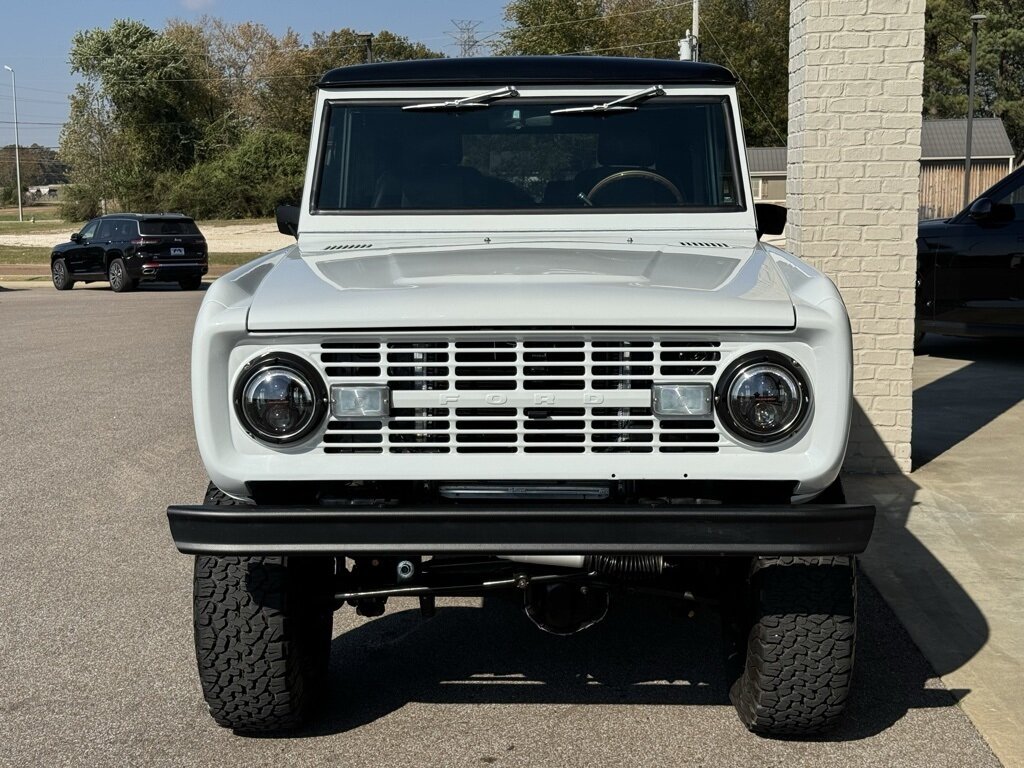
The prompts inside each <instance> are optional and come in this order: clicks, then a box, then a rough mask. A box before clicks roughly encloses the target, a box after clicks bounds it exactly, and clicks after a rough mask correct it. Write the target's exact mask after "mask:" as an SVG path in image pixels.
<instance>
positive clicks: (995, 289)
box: [916, 169, 1024, 340]
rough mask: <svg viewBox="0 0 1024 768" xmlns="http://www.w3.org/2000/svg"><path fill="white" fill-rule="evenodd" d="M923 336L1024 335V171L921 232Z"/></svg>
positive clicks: (919, 277)
mask: <svg viewBox="0 0 1024 768" xmlns="http://www.w3.org/2000/svg"><path fill="white" fill-rule="evenodd" d="M917 281H918V288H917V328H916V331H917V338H918V340H920V338H921V337H922V336H923V335H924V334H925V333H941V334H947V335H952V336H1024V169H1020V170H1017V171H1015V172H1014V173H1011V174H1010V175H1009V176H1007V177H1006V178H1005V179H1003V180H1002V181H1000V182H999V183H998V184H996V185H995V186H993V187H991V188H990V189H988V190H987V191H986V192H985V193H984V194H983V195H982V196H981V197H979V198H978V199H977V200H975V201H974V202H973V203H971V204H970V205H969V206H968V207H967V208H966V209H965V210H963V211H961V212H960V213H958V214H957V215H956V216H954V217H953V218H951V219H943V220H938V219H937V220H933V221H922V222H921V223H920V224H919V226H918V233H917Z"/></svg>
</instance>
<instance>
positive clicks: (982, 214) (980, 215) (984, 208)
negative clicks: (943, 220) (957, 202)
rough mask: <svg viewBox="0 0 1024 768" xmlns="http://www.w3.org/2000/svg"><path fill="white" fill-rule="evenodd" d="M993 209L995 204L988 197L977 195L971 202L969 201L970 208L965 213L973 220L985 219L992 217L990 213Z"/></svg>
mask: <svg viewBox="0 0 1024 768" xmlns="http://www.w3.org/2000/svg"><path fill="white" fill-rule="evenodd" d="M994 210H995V205H993V203H992V198H990V197H979V198H978V199H977V200H975V201H974V202H973V203H971V207H970V210H968V212H967V215H968V216H970V217H971V218H972V219H974V220H975V221H986V220H988V219H991V218H992V213H993V211H994Z"/></svg>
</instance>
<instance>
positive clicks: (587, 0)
mask: <svg viewBox="0 0 1024 768" xmlns="http://www.w3.org/2000/svg"><path fill="white" fill-rule="evenodd" d="M692 18H693V17H692V8H691V5H690V4H689V3H680V2H678V0H675V1H672V0H576V1H574V2H566V1H565V0H511V2H509V3H508V5H506V6H505V19H506V21H508V22H510V24H511V26H510V27H509V28H508V29H507V30H505V31H504V32H503V33H502V35H501V39H500V42H499V43H498V45H497V46H496V49H497V51H498V52H499V53H502V54H566V53H597V54H601V55H609V56H646V57H651V58H664V59H675V58H678V56H679V43H678V41H679V39H680V38H682V37H683V36H684V35H685V34H686V30H687V29H688V28H689V27H690V26H691V25H692ZM701 43H702V46H701V58H702V59H703V60H705V61H710V62H714V63H718V64H722V65H723V66H726V67H728V68H730V69H732V70H733V71H734V72H735V74H736V75H737V76H738V77H739V78H740V79H741V84H740V88H739V99H740V107H741V110H742V113H743V127H744V130H745V131H746V135H747V142H748V143H749V144H751V145H754V146H757V145H768V146H770V145H775V146H777V145H778V144H785V143H786V139H785V130H786V121H787V115H788V108H789V91H788V89H789V2H788V0H704V2H703V3H702V4H701ZM755 94H756V96H755Z"/></svg>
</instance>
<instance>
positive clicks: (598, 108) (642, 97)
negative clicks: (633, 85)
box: [551, 85, 665, 115]
mask: <svg viewBox="0 0 1024 768" xmlns="http://www.w3.org/2000/svg"><path fill="white" fill-rule="evenodd" d="M664 95H665V89H664V88H662V87H661V86H660V85H652V86H651V87H650V88H644V89H643V90H642V91H637V92H636V93H631V94H629V95H628V96H623V97H622V98H621V99H615V101H609V102H606V103H604V104H592V105H590V106H589V107H566V108H565V109H553V110H551V114H552V115H588V114H593V113H595V112H596V113H601V114H604V113H608V112H635V111H636V110H637V109H638V107H637V106H636V105H637V104H639V103H640V102H641V101H647V100H648V99H653V98H654V97H655V96H664Z"/></svg>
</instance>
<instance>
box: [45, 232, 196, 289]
mask: <svg viewBox="0 0 1024 768" xmlns="http://www.w3.org/2000/svg"><path fill="white" fill-rule="evenodd" d="M207 269H209V262H208V257H207V253H206V238H205V237H203V235H202V233H201V232H200V231H199V227H197V226H196V223H195V222H194V221H193V220H192V219H190V218H189V217H188V216H183V215H181V214H180V213H159V214H139V213H117V214H110V215H108V216H100V217H99V218H98V219H93V220H92V221H90V222H89V223H88V224H86V225H85V226H84V227H82V230H81V232H75V233H74V234H73V235H71V240H70V241H69V242H66V243H61V244H60V245H58V246H56V247H55V248H54V249H53V253H52V254H50V272H51V274H52V276H53V285H54V287H55V288H56V289H57V290H58V291H68V290H71V288H72V287H74V285H75V283H77V282H82V283H91V282H95V281H97V280H109V281H110V288H111V289H112V290H113V291H114V292H115V293H123V292H124V291H130V290H132V289H133V288H136V287H138V285H139V283H140V282H141V281H143V280H146V281H149V280H154V281H156V280H161V281H170V282H175V283H178V284H179V285H180V286H181V287H182V288H183V289H184V290H186V291H194V290H196V289H197V288H199V286H200V285H201V284H202V280H203V275H205V274H206V271H207Z"/></svg>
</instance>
